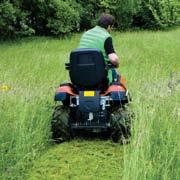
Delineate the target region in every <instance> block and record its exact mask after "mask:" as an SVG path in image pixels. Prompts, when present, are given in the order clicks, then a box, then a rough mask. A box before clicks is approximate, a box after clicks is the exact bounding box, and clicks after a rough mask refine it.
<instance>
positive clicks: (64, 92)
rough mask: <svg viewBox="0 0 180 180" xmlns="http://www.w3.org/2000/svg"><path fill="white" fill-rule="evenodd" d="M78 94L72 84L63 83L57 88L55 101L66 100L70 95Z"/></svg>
mask: <svg viewBox="0 0 180 180" xmlns="http://www.w3.org/2000/svg"><path fill="white" fill-rule="evenodd" d="M70 95H71V96H76V95H77V94H76V93H75V92H74V91H73V88H72V85H71V84H62V85H60V86H59V87H58V88H57V89H56V93H55V96H54V100H55V101H65V100H66V99H67V98H69V96H70Z"/></svg>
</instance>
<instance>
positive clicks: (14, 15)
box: [0, 1, 34, 39]
mask: <svg viewBox="0 0 180 180" xmlns="http://www.w3.org/2000/svg"><path fill="white" fill-rule="evenodd" d="M19 5H20V3H17V2H16V3H14V4H13V3H10V2H9V1H3V2H1V3H0V37H1V38H4V39H5V38H10V37H15V36H29V35H32V34H33V33H34V30H33V29H32V28H31V27H30V26H29V25H28V24H27V22H28V12H25V11H23V10H21V9H20V6H19Z"/></svg>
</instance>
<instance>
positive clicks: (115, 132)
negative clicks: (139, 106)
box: [110, 108, 133, 143]
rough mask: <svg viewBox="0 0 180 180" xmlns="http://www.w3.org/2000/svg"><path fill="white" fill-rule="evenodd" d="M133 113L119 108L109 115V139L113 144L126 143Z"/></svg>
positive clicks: (129, 133) (129, 134)
mask: <svg viewBox="0 0 180 180" xmlns="http://www.w3.org/2000/svg"><path fill="white" fill-rule="evenodd" d="M132 118H133V113H132V112H130V111H129V110H128V109H125V108H120V109H118V110H117V111H115V112H113V113H112V114H111V115H110V121H111V131H112V133H111V139H112V141H113V142H119V141H121V142H122V143H124V142H127V141H128V139H129V138H130V136H131V124H132Z"/></svg>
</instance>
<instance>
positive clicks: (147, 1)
mask: <svg viewBox="0 0 180 180" xmlns="http://www.w3.org/2000/svg"><path fill="white" fill-rule="evenodd" d="M179 18H180V3H179V1H178V0H141V1H139V7H138V11H137V13H136V14H135V16H134V21H133V25H134V26H136V27H140V28H145V29H164V28H167V27H171V26H174V25H178V24H179V22H180V19H179Z"/></svg>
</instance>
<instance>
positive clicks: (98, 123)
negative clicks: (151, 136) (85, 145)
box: [51, 49, 132, 142]
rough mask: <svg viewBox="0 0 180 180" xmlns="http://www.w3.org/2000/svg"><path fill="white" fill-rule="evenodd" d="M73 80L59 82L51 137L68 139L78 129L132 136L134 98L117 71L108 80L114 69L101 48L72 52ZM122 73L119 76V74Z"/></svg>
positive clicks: (117, 136) (69, 66)
mask: <svg viewBox="0 0 180 180" xmlns="http://www.w3.org/2000/svg"><path fill="white" fill-rule="evenodd" d="M65 67H66V69H67V70H68V71H69V76H70V79H71V83H65V84H60V86H59V87H58V88H57V90H56V92H55V97H54V100H55V102H56V106H55V109H54V112H53V115H52V121H51V128H52V138H53V139H54V140H55V142H63V141H68V140H70V139H71V138H73V137H74V136H75V135H76V133H78V132H79V131H81V132H82V131H83V132H88V133H90V134H100V133H107V134H109V137H110V138H111V139H112V140H113V141H114V142H118V141H119V140H120V139H128V138H129V137H130V135H131V131H130V130H131V117H132V113H131V112H130V111H129V110H128V105H129V102H130V101H131V98H130V96H129V93H128V90H127V89H126V87H125V84H124V82H123V78H122V77H121V76H119V75H117V74H116V73H115V75H114V77H113V79H114V80H113V82H112V83H109V81H108V78H107V74H108V71H109V70H110V69H113V65H112V64H111V63H105V61H104V58H103V55H102V52H101V51H100V50H98V49H75V50H74V51H72V52H71V54H70V60H69V63H66V64H65ZM118 76H119V77H118Z"/></svg>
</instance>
